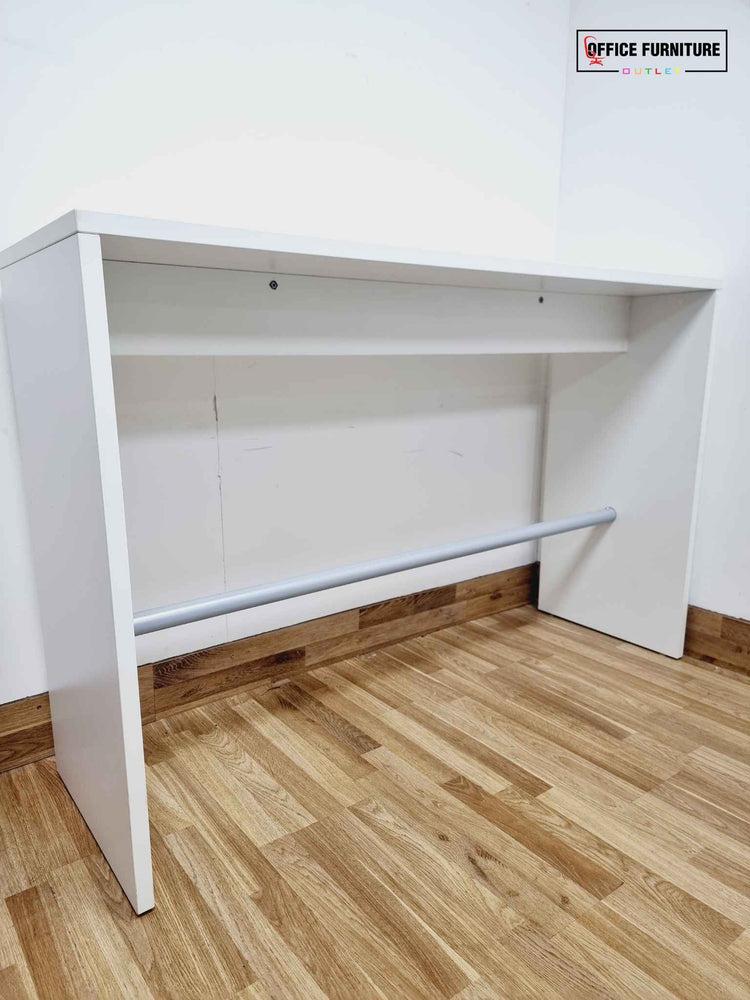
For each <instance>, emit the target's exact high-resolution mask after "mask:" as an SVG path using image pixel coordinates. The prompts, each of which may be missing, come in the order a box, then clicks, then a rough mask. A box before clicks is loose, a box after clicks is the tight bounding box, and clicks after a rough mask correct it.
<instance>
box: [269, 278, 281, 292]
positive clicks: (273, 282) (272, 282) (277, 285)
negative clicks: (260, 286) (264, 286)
mask: <svg viewBox="0 0 750 1000" xmlns="http://www.w3.org/2000/svg"><path fill="white" fill-rule="evenodd" d="M268 287H269V288H273V290H274V291H276V289H277V288H278V287H279V283H278V281H277V280H276V279H275V278H274V279H273V281H269V282H268Z"/></svg>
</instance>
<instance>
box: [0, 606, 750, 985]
mask: <svg viewBox="0 0 750 1000" xmlns="http://www.w3.org/2000/svg"><path fill="white" fill-rule="evenodd" d="M144 736H145V742H146V753H147V765H148V783H149V801H150V808H151V818H152V830H153V833H152V836H153V850H154V868H155V878H156V909H155V910H154V911H153V912H152V913H150V914H147V915H146V916H144V917H140V918H138V917H135V916H134V915H133V913H132V911H131V909H130V907H129V905H128V904H127V902H126V900H125V899H124V897H123V894H122V892H121V890H120V888H119V886H118V885H117V883H116V881H115V880H114V879H113V877H112V875H111V873H110V872H109V869H108V867H107V865H106V864H105V863H104V861H103V859H102V857H101V855H100V854H99V852H98V850H97V849H96V845H95V844H94V842H93V841H92V839H91V836H90V834H89V833H88V831H87V829H86V827H85V825H84V824H83V822H82V821H81V819H80V817H79V815H78V813H77V811H76V810H75V807H74V806H73V805H72V803H71V801H70V799H69V798H68V796H67V794H66V792H65V791H64V789H63V788H62V785H61V783H60V781H59V779H58V777H57V773H56V771H55V767H54V761H53V760H52V759H48V760H43V761H40V762H37V763H32V764H29V765H27V766H25V767H21V768H18V769H16V770H13V771H10V772H8V773H6V774H3V775H0V897H2V898H4V903H3V905H2V907H0V997H2V998H3V1000H5V998H19V997H23V998H28V997H31V998H39V1000H54V998H58V997H59V998H76V1000H80V998H84V997H85V998H89V997H90V998H96V1000H101V998H109V997H112V998H115V997H126V998H140V997H144V998H174V1000H183V998H193V997H195V998H201V1000H205V998H224V997H226V998H235V997H236V998H243V1000H270V998H277V1000H286V998H290V1000H291V998H294V1000H316V998H317V1000H321V998H324V997H330V998H337V1000H353V998H363V1000H383V998H386V1000H392V998H408V1000H410V998H414V1000H431V998H446V1000H448V998H452V997H455V998H460V1000H491V998H498V997H502V998H514V1000H515V998H527V997H528V998H545V1000H546V998H554V997H566V998H575V1000H579V998H581V1000H585V998H593V997H609V998H627V997H644V998H649V1000H665V998H668V997H681V998H685V1000H700V998H710V1000H721V998H730V997H742V998H748V997H750V794H748V793H750V680H749V679H747V678H744V677H741V676H737V675H731V674H729V673H725V672H722V671H720V670H716V669H710V668H707V667H706V665H700V664H698V663H691V662H685V661H674V660H669V659H667V658H665V657H662V656H658V655H656V654H652V653H649V652H647V651H645V650H643V649H639V648H637V647H633V646H629V645H627V644H626V643H621V642H619V641H617V640H615V639H611V638H609V637H607V636H603V635H600V634H598V633H595V632H590V631H588V630H586V629H583V628H579V627H578V626H575V625H571V624H569V623H567V622H563V621H560V620H559V619H555V618H551V617H549V616H547V615H543V614H541V613H539V612H537V611H535V610H533V609H532V608H528V607H527V608H522V609H519V610H516V611H506V612H504V613H502V614H498V615H494V616H492V617H489V618H484V619H481V620H479V621H475V622H469V623H466V624H461V625H457V626H453V627H451V628H448V629H445V630H443V631H441V632H438V633H433V634H432V635H429V636H425V637H423V638H419V639H409V640H407V641H405V642H402V643H400V644H398V645H395V646H391V647H388V648H387V649H383V650H380V651H378V652H373V653H368V654H366V655H363V656H359V657H356V658H352V659H349V660H346V661H343V662H338V663H335V664H333V665H329V666H322V667H318V668H317V669H313V670H311V671H310V672H309V673H307V674H304V675H302V676H298V677H296V678H294V679H293V680H292V681H289V682H286V683H277V684H275V685H270V686H269V687H268V688H267V689H266V690H264V691H253V692H247V691H245V692H242V693H240V694H235V695H233V696H230V697H228V698H226V699H225V700H222V701H215V702H213V703H211V704H207V705H204V706H202V707H198V708H193V709H191V710H189V711H186V712H184V713H182V714H180V715H174V716H171V717H169V718H166V719H161V720H160V721H158V722H154V723H152V724H150V725H149V726H147V727H146V728H145V729H144Z"/></svg>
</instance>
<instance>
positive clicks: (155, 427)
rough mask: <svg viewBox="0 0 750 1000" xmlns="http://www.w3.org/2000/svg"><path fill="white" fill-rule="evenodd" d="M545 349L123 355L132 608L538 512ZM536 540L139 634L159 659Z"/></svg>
mask: <svg viewBox="0 0 750 1000" xmlns="http://www.w3.org/2000/svg"><path fill="white" fill-rule="evenodd" d="M544 373H545V359H544V357H543V356H541V355H528V356H520V357H502V356H500V357H493V358H486V357H485V358H482V357H476V358H440V357H421V358H420V357H401V358H392V357H370V358H216V359H213V358H116V359H115V392H116V396H117V400H118V424H119V429H120V443H121V449H122V463H123V482H124V490H125V506H126V515H127V526H128V545H129V549H130V560H131V568H132V585H133V600H134V603H135V607H136V610H139V609H145V608H149V607H159V606H161V605H164V604H171V603H175V602H178V601H181V600H187V599H189V598H191V597H198V596H201V595H207V594H215V593H220V592H222V591H223V590H237V589H240V588H242V587H250V586H254V585H256V584H260V583H269V582H271V581H273V580H280V579H284V578H287V577H292V576H297V575H301V574H303V573H312V572H315V571H316V570H321V569H329V568H333V567H335V566H340V565H346V564H347V563H351V562H359V561H362V560H366V559H372V558H376V557H378V556H383V555H388V554H396V553H398V552H403V551H408V550H409V549H414V548H420V547H423V546H428V545H433V544H436V543H438V542H441V541H445V542H448V541H456V540H458V539H459V538H462V537H465V538H470V537H473V536H478V535H483V534H488V533H489V532H491V531H495V530H501V529H502V528H504V527H512V526H514V525H517V524H525V523H528V522H530V521H534V520H536V517H537V512H538V505H539V495H538V484H539V472H540V458H541V456H540V444H541V433H542V402H543V395H544ZM535 558H536V545H535V544H533V543H528V544H525V545H519V546H514V547H513V548H512V549H503V550H500V551H499V552H494V553H485V554H483V555H480V556H472V557H469V558H466V559H459V560H455V561H453V562H450V563H446V564H443V565H440V566H430V567H425V568H423V569H419V570H411V571H409V572H406V573H399V574H396V575H395V576H393V577H388V578H383V579H381V580H372V581H368V582H365V583H359V584H355V585H352V586H348V587H341V588H337V589H335V590H333V591H329V592H327V593H323V594H315V595H310V596H308V597H300V598H296V599H295V600H293V601H285V602H282V603H281V604H278V605H272V606H269V607H267V608H257V609H255V610H253V611H246V612H242V613H239V614H235V615H231V616H229V617H228V618H214V619H211V620H209V621H205V622H196V623H193V624H191V625H187V626H183V627H181V628H175V629H168V630H165V631H163V632H157V633H154V634H152V635H146V636H140V637H139V639H138V658H139V661H140V662H149V661H150V660H153V659H158V658H160V657H163V656H168V655H172V654H175V653H180V652H184V651H186V650H192V649H198V648H202V647H204V646H209V645H212V644H215V643H217V642H225V641H226V640H227V639H235V638H239V637H241V636H244V635H252V634H254V633H256V632H261V631H267V630H268V629H271V628H277V627H280V626H282V625H289V624H293V623H295V622H297V621H306V620H309V619H311V618H317V617H320V616H321V615H325V614H331V613H333V612H336V611H342V610H344V609H345V608H350V607H356V606H359V605H362V604H367V603H370V602H372V601H376V600H380V599H384V598H388V597H393V596H396V595H398V594H404V593H411V592H413V591H416V590H422V589H424V588H428V587H432V586H439V585H442V584H445V583H451V582H454V581H456V580H461V579H467V578H470V577H473V576H478V575H481V574H482V573H491V572H495V571H497V570H499V569H504V568H506V567H509V566H517V565H521V564H523V563H528V562H532V561H533V560H534V559H535Z"/></svg>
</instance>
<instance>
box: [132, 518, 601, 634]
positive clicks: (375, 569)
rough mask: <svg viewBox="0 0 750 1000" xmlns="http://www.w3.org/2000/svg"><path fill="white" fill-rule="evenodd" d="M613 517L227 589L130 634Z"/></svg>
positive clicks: (170, 609)
mask: <svg viewBox="0 0 750 1000" xmlns="http://www.w3.org/2000/svg"><path fill="white" fill-rule="evenodd" d="M616 517H617V511H616V510H615V509H614V507H604V508H602V509H601V510H594V511H590V512H589V513H587V514H573V515H571V516H570V517H561V518H558V519H557V520H556V521H538V522H537V523H536V524H529V525H526V526H525V527H523V528H510V529H509V530H507V531H499V532H497V533H496V534H494V535H483V536H481V537H480V538H470V539H468V540H466V541H463V542H449V543H447V544H445V545H434V546H432V547H431V548H428V549H417V550H416V551H413V552H404V553H402V554H401V555H398V556H386V557H385V558H383V559H370V560H369V561H368V562H361V563H354V564H353V565H351V566H340V567H338V568H337V569H328V570H323V571H322V572H320V573H308V574H307V575H306V576H295V577H293V578H292V579H290V580H279V581H278V582H277V583H264V584H261V585H260V586H258V587H250V588H248V589H247V590H233V591H230V592H229V593H226V594H214V595H213V596H211V597H199V598H197V599H196V600H194V601H185V602H184V603H182V604H170V605H168V606H166V607H163V608H152V609H151V610H150V611H139V612H138V613H137V614H136V615H135V617H134V619H133V625H134V629H135V634H136V635H144V634H145V633H147V632H158V631H159V630H160V629H163V628H172V627H173V626H175V625H186V624H187V623H188V622H197V621H201V620H202V619H204V618H214V617H215V616H216V615H227V614H231V612H233V611H246V610H247V609H248V608H259V607H261V606H262V605H264V604H273V603H274V602H276V601H285V600H287V599H288V598H290V597H302V596H303V595H304V594H316V593H318V592H319V591H321V590H330V589H331V588H332V587H344V586H346V584H348V583H359V582H361V581H362V580H373V579H375V578H376V577H379V576H388V575H389V574H390V573H401V572H402V571H403V570H407V569H416V568H417V567H418V566H430V565H431V564H432V563H439V562H445V561H446V560H449V559H460V558H461V557H462V556H472V555H476V554H477V553H478V552H491V551H492V550H493V549H502V548H505V547H506V546H507V545H518V543H519V542H529V541H532V540H533V539H535V538H546V537H547V536H549V535H561V534H563V533H564V532H566V531H577V530H578V529H579V528H589V527H591V526H592V525H595V524H609V523H610V522H611V521H614V520H615V518H616Z"/></svg>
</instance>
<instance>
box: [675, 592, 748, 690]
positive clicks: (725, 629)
mask: <svg viewBox="0 0 750 1000" xmlns="http://www.w3.org/2000/svg"><path fill="white" fill-rule="evenodd" d="M685 656H691V657H693V658H694V659H697V660H703V661H704V662H705V663H713V664H715V665H716V666H719V667H726V668H727V669H729V670H736V671H738V672H739V673H743V674H750V621H743V619H741V618H732V617H730V616H729V615H722V614H719V612H718V611H706V610H704V609H703V608H694V607H690V608H688V619H687V631H686V632H685Z"/></svg>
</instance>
